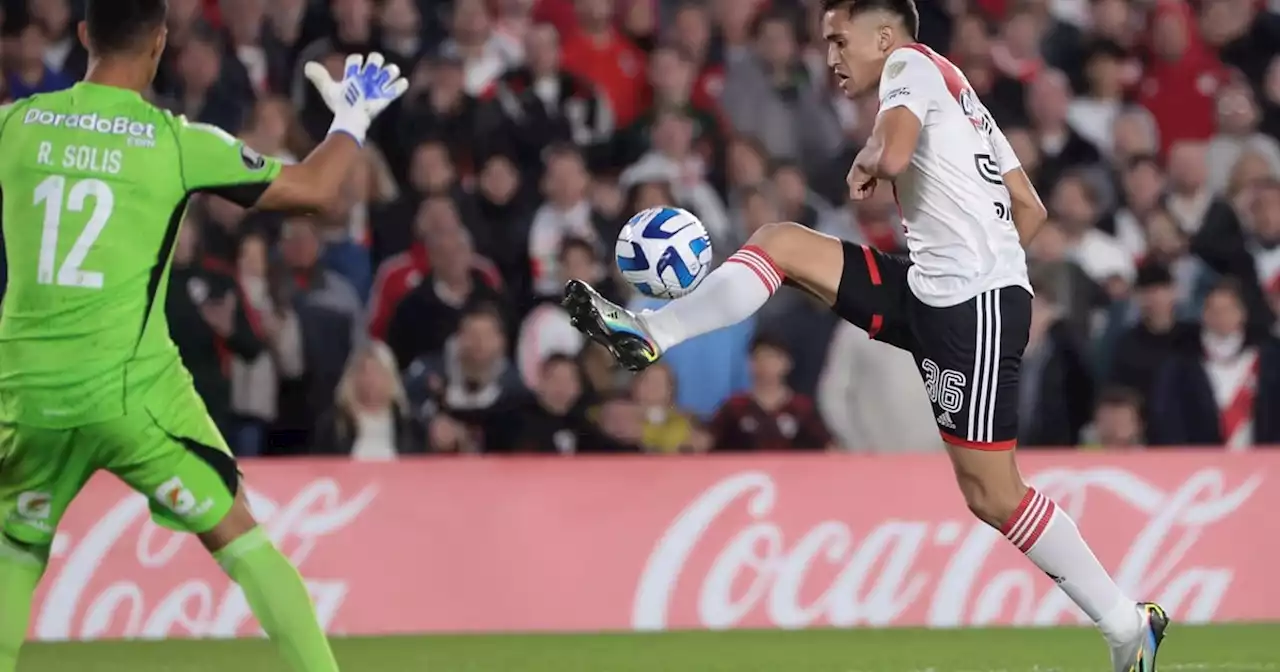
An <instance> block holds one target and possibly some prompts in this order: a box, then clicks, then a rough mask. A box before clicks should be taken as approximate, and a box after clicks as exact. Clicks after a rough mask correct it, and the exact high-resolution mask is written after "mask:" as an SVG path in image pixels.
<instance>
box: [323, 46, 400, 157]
mask: <svg viewBox="0 0 1280 672" xmlns="http://www.w3.org/2000/svg"><path fill="white" fill-rule="evenodd" d="M303 74H305V75H306V76H307V79H309V80H311V83H312V84H314V85H315V87H316V90H317V91H319V92H320V97H321V98H323V99H324V104H325V105H327V106H329V109H330V110H332V111H333V126H331V127H330V128H329V133H346V134H347V135H350V136H351V137H352V138H355V140H356V142H358V143H360V145H362V146H363V145H364V141H365V136H366V135H368V133H369V125H370V124H372V123H373V120H374V118H375V117H377V116H378V115H379V114H381V113H382V111H383V110H385V109H387V106H388V105H390V104H391V103H393V102H395V100H396V99H397V98H399V97H400V96H403V95H404V92H405V91H408V90H409V82H408V80H406V79H405V78H404V77H401V76H400V68H399V66H397V65H395V64H394V63H393V64H386V63H385V61H384V59H383V58H382V54H379V53H377V52H374V53H371V54H369V56H368V57H364V56H360V55H359V54H352V55H350V56H348V57H347V63H346V66H345V67H344V68H343V72H342V81H340V82H339V81H335V80H334V79H333V78H332V77H330V76H329V71H328V70H326V69H325V67H324V66H323V65H320V64H319V63H316V62H314V61H312V62H311V63H307V65H306V67H305V68H304V69H303Z"/></svg>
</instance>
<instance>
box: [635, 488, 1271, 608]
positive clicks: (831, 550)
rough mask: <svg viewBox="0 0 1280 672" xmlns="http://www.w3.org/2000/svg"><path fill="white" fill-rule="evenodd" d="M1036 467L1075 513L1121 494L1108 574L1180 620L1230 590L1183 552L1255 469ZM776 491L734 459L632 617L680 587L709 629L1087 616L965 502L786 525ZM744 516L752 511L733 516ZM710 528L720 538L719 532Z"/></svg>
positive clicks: (671, 597)
mask: <svg viewBox="0 0 1280 672" xmlns="http://www.w3.org/2000/svg"><path fill="white" fill-rule="evenodd" d="M1032 481H1033V482H1034V484H1035V485H1036V487H1037V488H1038V489H1039V490H1040V491H1041V492H1043V493H1044V494H1046V495H1048V496H1049V497H1051V498H1052V499H1054V500H1055V501H1057V503H1058V504H1059V505H1060V506H1061V507H1062V508H1063V510H1065V511H1066V512H1068V513H1070V514H1071V515H1072V517H1073V518H1075V519H1076V520H1078V521H1086V522H1087V519H1088V518H1089V517H1090V516H1091V515H1092V516H1094V517H1096V516H1098V515H1100V514H1099V512H1097V511H1094V512H1093V513H1092V514H1090V513H1089V510H1088V507H1087V503H1088V501H1089V500H1090V499H1091V498H1092V497H1095V496H1098V497H1100V498H1104V501H1105V503H1106V505H1107V506H1108V507H1116V506H1119V507H1122V509H1124V510H1121V509H1117V508H1111V509H1110V510H1109V511H1108V512H1106V513H1107V514H1109V517H1112V518H1116V520H1117V524H1119V522H1118V521H1119V520H1121V519H1124V520H1129V519H1132V522H1133V523H1135V524H1133V525H1130V526H1126V527H1125V529H1124V530H1123V531H1115V532H1110V533H1109V534H1111V535H1112V536H1111V537H1109V540H1111V541H1112V542H1113V545H1114V546H1118V547H1121V548H1123V551H1124V552H1123V557H1122V559H1121V560H1120V561H1119V562H1118V563H1113V565H1114V566H1113V569H1114V575H1115V579H1116V581H1117V583H1119V585H1120V586H1121V588H1122V589H1124V590H1125V591H1126V592H1128V593H1130V594H1132V595H1138V596H1142V598H1143V599H1153V600H1157V601H1159V602H1161V603H1162V604H1163V605H1164V606H1165V607H1166V608H1167V609H1169V610H1170V611H1174V612H1176V613H1177V614H1178V616H1179V617H1180V618H1181V620H1183V621H1187V622H1204V621H1208V620H1210V619H1211V618H1212V617H1213V615H1214V613H1215V612H1216V610H1217V608H1218V606H1219V604H1220V603H1221V601H1222V600H1223V598H1224V596H1225V595H1226V594H1227V591H1228V590H1229V588H1230V587H1231V583H1232V579H1233V576H1234V572H1233V569H1232V568H1231V567H1230V566H1221V565H1209V566H1201V565H1198V564H1196V563H1194V562H1192V561H1191V560H1190V559H1189V555H1188V554H1189V552H1190V551H1191V550H1192V549H1193V548H1194V547H1195V546H1196V543H1197V541H1198V540H1199V539H1200V538H1201V537H1202V535H1203V534H1204V533H1205V532H1207V531H1208V530H1209V529H1210V528H1212V526H1213V525H1215V524H1216V523H1218V522H1219V521H1223V520H1225V519H1227V518H1228V517H1230V516H1231V515H1232V514H1233V513H1234V512H1235V511H1237V510H1238V509H1239V508H1240V507H1241V506H1242V505H1243V504H1244V503H1245V502H1246V501H1247V500H1248V499H1249V498H1250V497H1251V496H1252V495H1253V494H1254V492H1255V491H1257V489H1258V487H1259V486H1260V485H1261V484H1262V482H1263V477H1262V476H1261V475H1260V474H1254V475H1252V476H1250V477H1248V478H1247V479H1244V480H1243V482H1240V483H1238V484H1235V485H1230V484H1228V479H1227V476H1226V474H1225V473H1224V472H1223V471H1221V470H1218V469H1213V468H1208V469H1201V470H1199V471H1195V472H1193V473H1191V474H1190V475H1189V476H1187V477H1186V478H1185V479H1184V480H1183V481H1182V482H1181V483H1180V484H1179V485H1178V486H1176V487H1174V488H1171V489H1162V488H1161V487H1159V486H1157V485H1155V484H1153V483H1151V482H1149V481H1148V480H1146V479H1144V478H1143V477H1142V476H1139V475H1138V474H1135V473H1133V472H1131V471H1127V470H1124V469H1118V468H1108V467H1104V468H1088V469H1070V468H1063V469H1052V470H1047V471H1043V472H1040V473H1039V474H1037V475H1036V477H1035V478H1034V479H1032ZM781 496H782V495H781V494H780V493H779V490H778V487H777V485H776V484H775V482H774V480H773V478H772V476H771V475H770V474H769V473H767V472H764V471H747V472H742V473H738V474H735V475H733V476H730V477H727V478H724V479H723V480H721V481H719V482H718V483H715V484H714V485H712V486H711V487H709V488H707V489H706V490H705V491H704V492H703V493H702V494H701V495H700V496H699V497H697V498H696V499H695V500H694V501H693V502H692V503H691V504H689V505H688V506H687V507H686V508H685V509H684V510H683V511H682V512H681V513H680V514H679V515H678V516H677V517H676V519H675V520H674V521H673V522H672V523H671V524H670V526H669V527H668V528H667V529H666V531H665V533H664V534H663V535H662V536H661V538H660V539H659V540H658V542H657V544H656V546H655V547H654V550H653V552H652V554H651V555H650V557H649V558H648V561H647V563H646V564H645V566H644V569H643V570H642V572H641V575H640V578H639V582H638V585H637V587H636V592H635V598H634V602H633V606H632V615H631V624H632V627H634V628H635V629H638V630H661V629H665V628H667V627H668V625H669V623H670V622H671V620H672V618H673V616H672V614H673V612H674V611H675V610H677V609H681V608H684V609H687V608H689V606H690V605H688V604H687V602H689V600H687V599H686V600H681V599H679V598H680V597H681V596H696V599H695V600H693V602H694V604H693V605H692V607H693V610H694V612H695V613H696V624H697V625H700V626H702V627H707V628H713V629H719V628H730V627H735V626H740V625H743V624H744V623H745V624H760V623H759V621H760V619H761V617H762V616H763V620H764V621H765V623H764V624H767V625H772V626H776V627H782V628H798V627H805V626H809V625H818V624H821V625H829V626H836V627H847V626H852V625H858V624H866V625H889V624H895V623H898V622H899V621H900V620H902V618H903V615H904V613H905V612H907V611H908V610H909V609H915V610H920V609H923V610H924V613H925V616H924V619H923V620H924V621H925V623H926V624H927V625H929V626H935V627H946V626H960V625H985V624H992V623H1002V624H1018V625H1032V624H1035V625H1049V624H1055V623H1062V622H1071V621H1076V622H1083V621H1084V617H1083V615H1082V614H1081V613H1080V612H1079V610H1078V609H1077V608H1076V607H1075V606H1074V605H1073V604H1072V603H1071V601H1070V599H1069V598H1068V597H1067V596H1066V595H1065V594H1064V593H1063V592H1062V591H1060V590H1057V589H1055V588H1054V586H1053V583H1052V582H1051V581H1048V580H1047V579H1045V578H1043V575H1042V574H1041V573H1040V572H1039V571H1038V570H1037V569H1036V568H1035V567H1034V566H1033V565H1032V564H1031V563H1030V562H1026V561H1025V560H1024V559H1022V558H1019V557H1016V552H1014V551H1009V550H1006V551H1001V552H999V553H997V554H996V555H995V556H993V551H994V550H995V549H997V548H1000V547H1005V546H1007V542H1006V541H1005V540H1004V538H1003V537H1002V536H1001V535H1000V534H999V533H998V532H997V531H995V530H993V529H991V528H989V527H987V526H986V525H983V524H981V523H978V522H976V521H975V520H973V519H972V518H971V517H969V516H967V514H966V513H965V512H963V509H962V508H961V509H960V510H957V511H956V515H955V517H954V518H936V519H930V520H909V519H884V520H881V521H879V522H878V523H876V524H874V525H873V526H871V527H869V528H868V529H865V530H857V529H853V528H852V527H851V526H850V525H849V524H848V523H846V522H844V521H840V520H825V521H821V522H816V523H813V524H812V525H811V526H809V527H808V528H807V529H806V528H794V527H793V528H791V529H787V527H786V526H785V525H783V524H781V523H779V522H777V521H776V520H772V519H771V516H773V515H774V514H775V509H776V507H777V506H778V505H779V503H780V498H781ZM834 504H835V503H834V502H833V505H834ZM833 508H834V506H833ZM883 515H885V516H889V515H892V512H885V513H884V514H883ZM744 516H745V519H746V520H747V521H748V522H746V523H745V524H742V523H741V521H742V520H743V519H744ZM1125 516H1127V518H1125ZM726 520H736V521H739V522H738V524H739V527H738V528H736V529H734V528H732V527H729V526H731V525H733V524H734V523H732V522H725V521H726ZM726 527H729V529H727V530H726V529H723V528H726ZM713 532H714V533H715V534H713ZM726 534H727V536H725V535H726ZM1115 535H1123V537H1121V538H1117V537H1116V536H1115ZM708 538H716V539H727V541H725V542H723V543H722V544H720V545H716V544H715V543H714V542H708V541H707V539H708ZM1117 539H1118V540H1117ZM792 540H794V541H792ZM704 567H705V572H704V573H701V574H699V573H697V572H699V571H702V568H704ZM819 581H823V582H822V583H819V584H818V585H817V586H816V587H815V583H818V582H819ZM815 588H816V589H815ZM753 619H754V621H753Z"/></svg>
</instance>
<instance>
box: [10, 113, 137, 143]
mask: <svg viewBox="0 0 1280 672" xmlns="http://www.w3.org/2000/svg"><path fill="white" fill-rule="evenodd" d="M22 123H23V124H26V125H29V126H30V125H36V126H50V127H54V128H70V129H76V130H81V131H89V132H91V133H100V134H102V135H122V136H127V137H128V138H129V139H130V141H131V143H130V144H134V143H133V142H132V141H138V144H145V145H151V144H154V143H155V139H156V125H155V124H148V123H144V122H141V121H138V120H136V119H132V118H130V117H103V116H99V115H98V113H97V112H93V113H90V114H62V113H60V112H50V111H48V110H42V109H39V108H36V107H32V108H29V109H28V110H27V114H26V116H24V117H23V118H22Z"/></svg>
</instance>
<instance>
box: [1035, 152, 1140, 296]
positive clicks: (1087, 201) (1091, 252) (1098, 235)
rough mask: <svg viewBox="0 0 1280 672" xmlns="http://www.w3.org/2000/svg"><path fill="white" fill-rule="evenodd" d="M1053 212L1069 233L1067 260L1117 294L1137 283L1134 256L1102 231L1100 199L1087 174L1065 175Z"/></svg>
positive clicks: (1055, 193) (1055, 195)
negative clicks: (1100, 224) (1134, 279)
mask: <svg viewBox="0 0 1280 672" xmlns="http://www.w3.org/2000/svg"><path fill="white" fill-rule="evenodd" d="M1049 209H1050V211H1051V212H1053V215H1054V217H1055V218H1056V219H1057V221H1058V223H1059V225H1060V226H1061V228H1062V231H1063V233H1065V234H1066V238H1067V241H1066V242H1067V258H1068V259H1070V260H1071V261H1074V262H1075V263H1076V264H1078V265H1079V266H1080V268H1082V269H1084V272H1085V274H1086V275H1088V276H1089V278H1090V279H1092V280H1093V281H1094V282H1096V283H1098V285H1100V286H1103V287H1106V288H1108V289H1109V290H1112V291H1113V292H1118V290H1120V289H1121V288H1123V287H1127V286H1128V285H1130V284H1132V283H1133V278H1134V274H1135V272H1136V271H1135V268H1134V262H1133V255H1132V254H1130V253H1129V252H1128V251H1126V250H1125V248H1124V246H1122V245H1121V244H1120V243H1119V241H1117V240H1116V239H1115V237H1114V236H1112V235H1110V234H1108V233H1106V232H1104V231H1101V230H1099V229H1098V227H1097V224H1098V199H1097V197H1096V195H1095V194H1094V191H1093V188H1092V187H1091V185H1090V184H1089V183H1088V182H1087V181H1086V180H1085V179H1084V177H1083V175H1081V174H1079V173H1067V174H1066V175H1064V176H1063V177H1062V179H1061V180H1059V181H1058V184H1057V185H1056V186H1055V187H1054V189H1053V195H1052V197H1051V199H1050V204H1049ZM1117 280H1118V281H1120V282H1119V283H1117Z"/></svg>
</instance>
